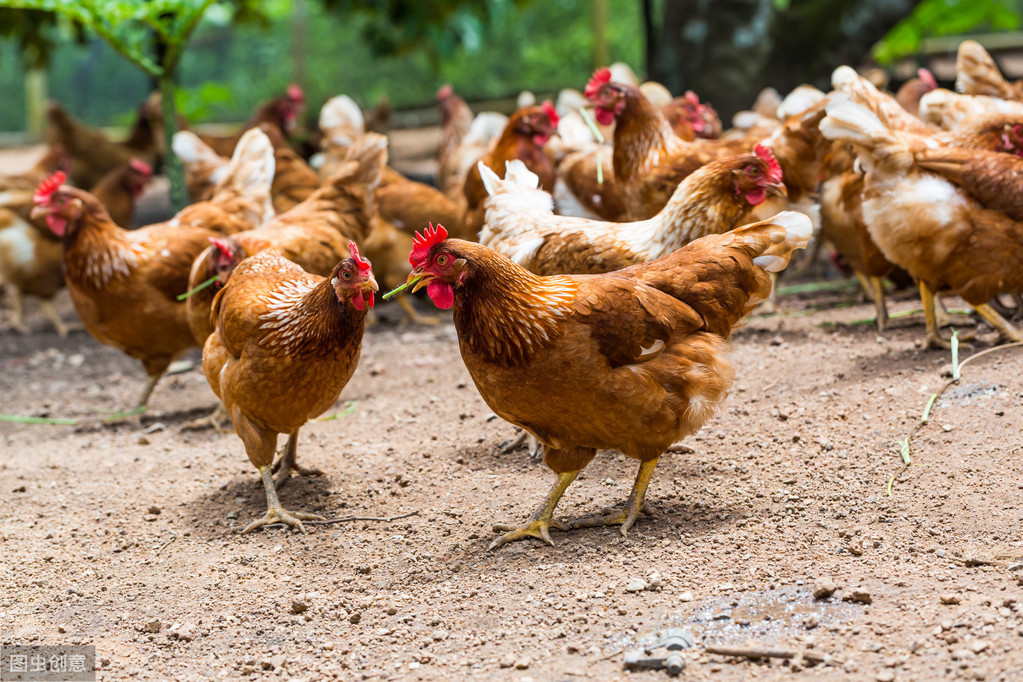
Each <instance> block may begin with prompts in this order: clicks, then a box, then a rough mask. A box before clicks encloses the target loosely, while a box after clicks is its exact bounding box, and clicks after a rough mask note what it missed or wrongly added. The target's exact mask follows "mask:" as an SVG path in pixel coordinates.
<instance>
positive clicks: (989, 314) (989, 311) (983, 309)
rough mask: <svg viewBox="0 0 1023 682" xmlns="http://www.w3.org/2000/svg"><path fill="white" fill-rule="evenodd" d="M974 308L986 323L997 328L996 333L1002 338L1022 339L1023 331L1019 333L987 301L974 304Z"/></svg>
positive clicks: (1010, 339)
mask: <svg viewBox="0 0 1023 682" xmlns="http://www.w3.org/2000/svg"><path fill="white" fill-rule="evenodd" d="M974 309H975V310H976V311H977V312H978V313H979V314H980V316H981V317H983V318H984V319H985V320H986V321H987V323H988V324H990V325H991V326H992V327H994V328H995V329H997V330H998V333H999V334H1001V335H1002V337H1003V338H1006V339H1008V340H1009V341H1023V333H1021V332H1020V331H1019V330H1018V329H1016V327H1014V326H1013V325H1012V323H1011V322H1009V321H1008V320H1006V319H1005V318H1004V317H1002V316H1001V315H999V314H998V311H997V310H995V309H994V308H992V307H991V306H990V305H989V304H987V303H982V304H980V305H978V306H974Z"/></svg>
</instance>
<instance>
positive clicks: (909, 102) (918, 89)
mask: <svg viewBox="0 0 1023 682" xmlns="http://www.w3.org/2000/svg"><path fill="white" fill-rule="evenodd" d="M937 88H938V81H936V80H935V79H934V74H933V73H931V72H930V71H928V70H927V69H917V71H916V78H910V79H909V80H908V81H906V82H905V83H903V84H902V87H900V88H899V91H898V92H896V93H895V101H896V102H898V103H899V104H901V105H902V108H903V109H905V110H906V111H908V112H909V113H911V114H913V115H914V116H919V115H920V98H921V97H923V96H924V95H926V94H927V93H928V92H930V91H931V90H937Z"/></svg>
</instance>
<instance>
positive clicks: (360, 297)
mask: <svg viewBox="0 0 1023 682" xmlns="http://www.w3.org/2000/svg"><path fill="white" fill-rule="evenodd" d="M368 294H369V295H368V296H364V294H363V291H362V289H358V290H356V292H355V293H354V294H353V295H352V305H353V306H355V309H356V310H362V309H363V308H365V307H367V306H369V307H370V308H372V307H373V292H372V291H370V292H368Z"/></svg>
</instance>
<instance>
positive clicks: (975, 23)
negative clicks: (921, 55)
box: [872, 0, 1023, 64]
mask: <svg viewBox="0 0 1023 682" xmlns="http://www.w3.org/2000/svg"><path fill="white" fill-rule="evenodd" d="M1021 11H1023V2H1021V1H1020V0H923V2H921V3H920V4H919V5H917V7H916V9H915V10H914V11H913V13H912V14H910V15H909V16H908V17H906V18H905V19H903V20H902V21H900V22H899V23H898V24H896V25H895V27H894V28H893V29H892V30H891V31H889V32H888V34H887V35H885V37H884V38H883V39H882V40H881V41H879V42H878V43H877V44H876V45H875V46H874V49H873V50H872V53H873V56H874V59H876V60H877V61H878V62H880V63H881V64H890V63H891V62H893V61H895V60H896V59H900V58H902V57H906V56H909V55H912V54H914V53H916V52H917V51H918V50H919V49H920V45H921V44H922V43H923V40H924V39H925V38H928V37H931V36H954V35H962V34H964V33H968V32H970V31H980V32H995V31H1009V30H1013V29H1017V28H1019V26H1020V13H1021Z"/></svg>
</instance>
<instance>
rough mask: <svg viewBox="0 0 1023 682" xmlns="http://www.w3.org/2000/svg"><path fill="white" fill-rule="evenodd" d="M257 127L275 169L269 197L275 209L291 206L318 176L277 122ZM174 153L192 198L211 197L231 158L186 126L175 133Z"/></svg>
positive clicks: (316, 182)
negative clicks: (297, 151) (219, 152)
mask: <svg viewBox="0 0 1023 682" xmlns="http://www.w3.org/2000/svg"><path fill="white" fill-rule="evenodd" d="M259 129H260V130H261V131H262V132H263V133H264V134H265V135H266V137H267V139H268V140H269V143H270V144H271V145H272V146H273V156H274V173H273V182H272V184H271V185H270V199H271V203H272V205H273V209H274V211H275V212H276V213H284V212H285V211H287V210H289V209H291V208H294V207H295V205H296V204H299V203H301V202H302V201H304V200H305V199H307V198H308V197H309V195H310V194H312V193H313V192H315V191H316V188H317V187H319V186H320V176H319V174H317V172H316V171H314V170H313V169H312V168H310V167H309V164H307V163H306V162H305V160H304V159H303V158H302V157H301V156H299V155H298V154H297V153H296V152H295V151H294V150H293V149H292V148H291V147H289V146H288V143H287V141H286V140H285V139H284V136H283V134H282V133H281V131H280V129H278V128H277V126H275V125H272V124H270V123H263V124H261V125H260V126H259ZM174 153H175V154H177V155H178V158H180V159H181V162H182V164H183V165H184V168H185V186H186V188H187V189H188V196H189V197H190V198H191V199H192V201H202V200H207V199H210V198H211V197H212V196H213V192H214V190H215V188H216V187H217V185H218V184H219V183H220V182H221V181H223V179H224V177H225V175H226V174H227V172H228V166H229V164H230V162H231V160H230V159H227V158H224V157H223V156H220V155H218V154H217V153H216V152H214V151H213V150H212V149H211V148H210V147H208V146H207V145H206V143H205V142H203V141H202V140H200V139H199V137H198V136H197V135H196V134H195V133H193V132H191V131H187V130H183V131H180V132H178V133H175V135H174Z"/></svg>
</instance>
